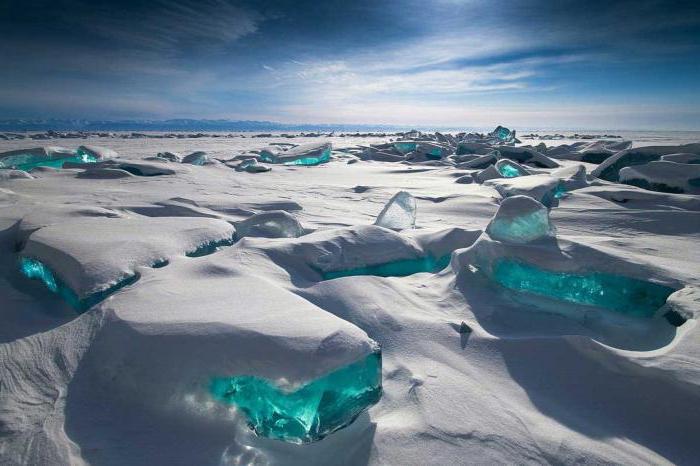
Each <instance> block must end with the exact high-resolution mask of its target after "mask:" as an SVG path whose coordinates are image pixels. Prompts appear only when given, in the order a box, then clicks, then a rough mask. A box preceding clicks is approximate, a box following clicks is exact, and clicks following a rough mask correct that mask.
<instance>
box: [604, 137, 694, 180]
mask: <svg viewBox="0 0 700 466" xmlns="http://www.w3.org/2000/svg"><path fill="white" fill-rule="evenodd" d="M677 153H691V154H700V143H697V144H685V145H682V146H646V147H636V148H633V149H626V150H623V151H620V152H618V153H617V154H615V155H614V156H612V157H610V158H608V159H607V160H605V161H604V162H603V163H601V164H600V165H598V166H597V167H596V169H595V170H593V172H591V174H592V175H593V176H595V177H597V178H601V179H604V180H606V181H613V182H614V181H618V179H619V173H620V170H622V169H623V168H625V167H631V166H634V165H644V164H646V163H649V162H653V161H656V160H659V159H660V158H661V157H662V156H664V155H670V154H677Z"/></svg>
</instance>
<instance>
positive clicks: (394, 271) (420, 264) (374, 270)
mask: <svg viewBox="0 0 700 466" xmlns="http://www.w3.org/2000/svg"><path fill="white" fill-rule="evenodd" d="M450 257H451V254H446V255H444V256H442V257H440V258H438V259H436V258H434V257H433V256H431V255H427V256H425V257H419V258H417V259H402V260H398V261H393V262H386V263H384V264H377V265H367V266H364V267H356V268H353V269H347V270H334V271H330V272H321V276H322V277H323V279H324V280H332V279H334V278H340V277H352V276H356V275H373V276H377V277H406V276H408V275H413V274H414V273H422V272H431V273H436V272H439V271H441V270H442V269H444V268H445V267H447V266H448V265H449V264H450Z"/></svg>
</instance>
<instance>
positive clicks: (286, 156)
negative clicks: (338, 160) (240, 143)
mask: <svg viewBox="0 0 700 466" xmlns="http://www.w3.org/2000/svg"><path fill="white" fill-rule="evenodd" d="M331 150H332V145H331V143H330V142H324V143H310V144H301V145H299V146H296V147H293V148H291V149H289V150H287V151H284V152H277V153H272V152H265V153H263V152H261V153H260V157H261V159H262V160H263V162H269V163H281V164H284V165H318V164H321V163H326V162H328V161H329V160H330V158H331Z"/></svg>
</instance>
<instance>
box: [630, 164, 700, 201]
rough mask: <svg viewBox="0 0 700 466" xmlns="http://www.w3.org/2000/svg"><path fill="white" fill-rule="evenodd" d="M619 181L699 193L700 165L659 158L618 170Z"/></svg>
mask: <svg viewBox="0 0 700 466" xmlns="http://www.w3.org/2000/svg"><path fill="white" fill-rule="evenodd" d="M619 177H620V183H625V184H631V185H635V186H639V187H640V188H646V189H651V190H654V191H662V192H670V193H687V194H700V165H697V164H692V165H691V164H683V163H676V162H670V161H667V160H660V161H655V162H649V163H647V164H645V165H635V166H633V167H625V168H623V169H622V170H620V175H619Z"/></svg>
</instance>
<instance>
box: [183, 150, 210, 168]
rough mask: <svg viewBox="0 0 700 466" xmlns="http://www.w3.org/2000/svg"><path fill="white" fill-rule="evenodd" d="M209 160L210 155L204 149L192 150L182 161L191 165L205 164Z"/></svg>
mask: <svg viewBox="0 0 700 466" xmlns="http://www.w3.org/2000/svg"><path fill="white" fill-rule="evenodd" d="M208 161H209V155H208V154H207V153H206V152H203V151H197V152H192V153H191V154H189V155H186V156H184V157H183V158H182V163H189V164H190V165H204V164H205V163H207V162H208Z"/></svg>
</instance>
